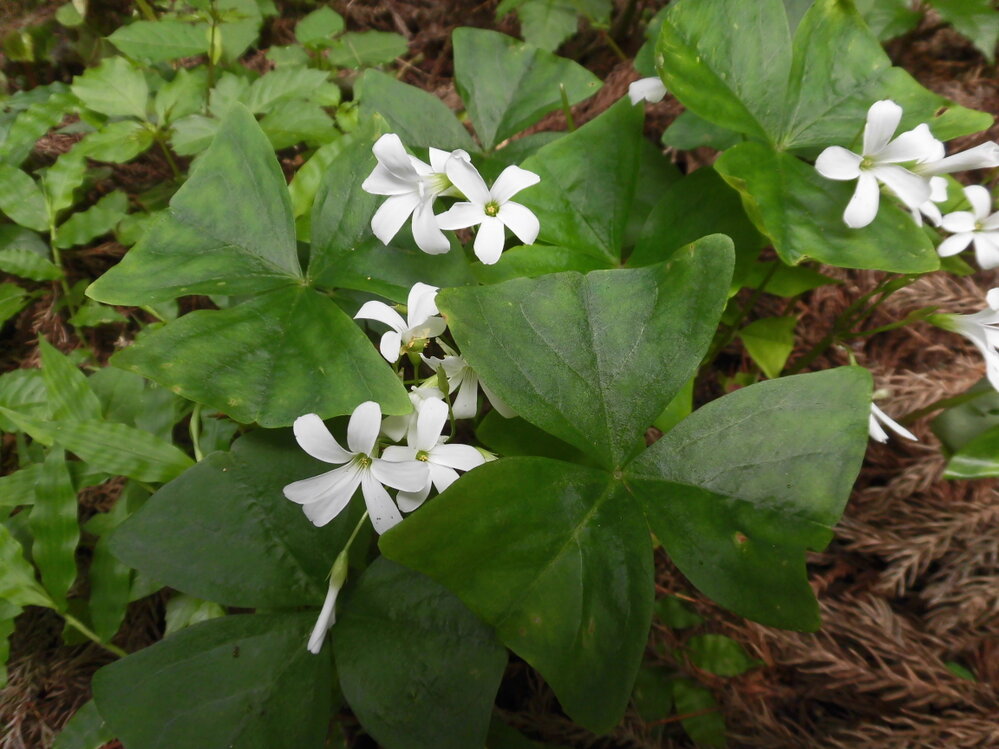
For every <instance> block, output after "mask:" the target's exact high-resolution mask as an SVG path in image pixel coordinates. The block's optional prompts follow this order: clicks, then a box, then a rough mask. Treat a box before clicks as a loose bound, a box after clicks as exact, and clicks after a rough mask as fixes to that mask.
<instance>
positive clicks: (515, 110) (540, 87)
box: [452, 28, 600, 223]
mask: <svg viewBox="0 0 999 749" xmlns="http://www.w3.org/2000/svg"><path fill="white" fill-rule="evenodd" d="M452 44H453V45H454V67H455V85H456V86H457V88H458V93H459V94H460V95H461V98H462V101H464V102H465V106H466V107H468V114H469V116H470V117H471V119H472V123H473V124H474V125H475V132H476V133H477V134H478V136H479V140H481V141H482V146H483V148H485V149H486V150H487V151H491V150H492V149H493V148H494V147H495V146H496V144H497V143H499V142H500V141H502V140H505V139H506V138H509V137H510V136H511V135H516V134H517V133H519V132H520V131H521V130H523V129H524V128H526V127H528V126H530V125H533V124H534V123H535V122H537V121H538V120H540V119H541V118H542V117H543V116H544V115H545V114H546V113H547V112H550V111H551V110H553V109H556V108H557V107H559V106H560V105H561V103H562V87H564V88H565V94H566V96H567V97H568V100H569V103H570V104H575V103H576V102H580V101H582V100H583V99H585V98H587V97H589V96H592V95H593V94H595V93H596V92H597V91H598V90H599V88H600V80H599V79H598V78H597V77H596V76H594V75H593V74H592V73H591V72H589V71H588V70H586V68H584V67H582V66H581V65H579V64H577V63H575V62H573V61H571V60H567V59H564V58H561V57H556V56H555V55H553V54H551V53H550V52H546V51H544V50H543V49H539V48H537V47H535V46H534V45H531V44H525V43H523V42H520V41H518V40H517V39H513V38H512V37H509V36H506V35H504V34H500V33H499V32H496V31H488V30H486V29H473V28H459V29H456V30H455V32H454V34H453V35H452ZM589 155H590V156H592V155H593V154H592V153H591V154H589ZM542 223H543V222H542Z"/></svg>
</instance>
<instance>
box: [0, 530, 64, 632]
mask: <svg viewBox="0 0 999 749" xmlns="http://www.w3.org/2000/svg"><path fill="white" fill-rule="evenodd" d="M0 563H2V564H0V602H7V603H9V604H12V605H13V606H45V607H46V608H55V604H54V603H53V602H52V599H51V598H49V595H48V593H46V592H45V589H44V588H42V586H41V585H39V584H38V581H37V580H35V570H34V568H33V567H32V566H31V563H30V562H28V561H27V560H25V558H24V549H22V548H21V544H20V543H19V542H18V540H17V539H16V538H14V537H13V536H12V535H11V534H10V530H9V529H8V528H7V526H6V525H4V524H3V523H0ZM4 639H6V638H4Z"/></svg>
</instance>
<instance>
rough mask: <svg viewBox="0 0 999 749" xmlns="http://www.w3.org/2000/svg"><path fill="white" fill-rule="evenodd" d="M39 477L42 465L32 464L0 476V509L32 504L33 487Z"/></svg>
mask: <svg viewBox="0 0 999 749" xmlns="http://www.w3.org/2000/svg"><path fill="white" fill-rule="evenodd" d="M41 475H42V464H41V463H32V464H31V465H28V466H25V467H24V468H21V469H19V470H17V471H13V472H11V473H8V474H7V475H6V476H0V507H6V508H11V507H17V506H18V505H32V504H34V503H35V485H36V484H38V480H39V478H41Z"/></svg>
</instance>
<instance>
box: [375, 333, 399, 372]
mask: <svg viewBox="0 0 999 749" xmlns="http://www.w3.org/2000/svg"><path fill="white" fill-rule="evenodd" d="M378 350H379V351H380V352H381V355H382V356H384V357H385V361H387V362H388V363H389V364H395V363H396V362H397V361H399V357H400V356H402V336H401V335H399V334H398V333H397V332H395V331H394V330H390V331H388V332H387V333H384V334H382V339H381V340H380V341H379V342H378Z"/></svg>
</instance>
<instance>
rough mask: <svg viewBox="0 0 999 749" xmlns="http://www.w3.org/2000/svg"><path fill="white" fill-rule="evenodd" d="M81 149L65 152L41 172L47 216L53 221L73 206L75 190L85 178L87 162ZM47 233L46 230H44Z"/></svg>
mask: <svg viewBox="0 0 999 749" xmlns="http://www.w3.org/2000/svg"><path fill="white" fill-rule="evenodd" d="M85 156H86V154H84V152H83V149H82V148H79V147H76V148H73V149H72V150H70V151H67V152H66V153H64V154H63V155H62V156H60V157H59V158H58V159H56V162H55V163H54V164H53V165H52V166H50V167H49V168H48V169H46V170H44V171H43V172H41V175H42V188H43V190H44V192H45V200H46V202H47V203H48V211H49V214H50V215H51V216H52V217H53V223H55V221H54V219H55V218H56V217H58V215H59V213H60V212H61V211H64V210H65V209H67V208H69V207H70V206H71V205H73V202H74V196H73V194H74V193H75V192H76V188H78V187H79V186H80V185H82V184H83V180H84V179H85V178H86V176H87V160H86V158H85ZM46 231H47V229H46Z"/></svg>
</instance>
